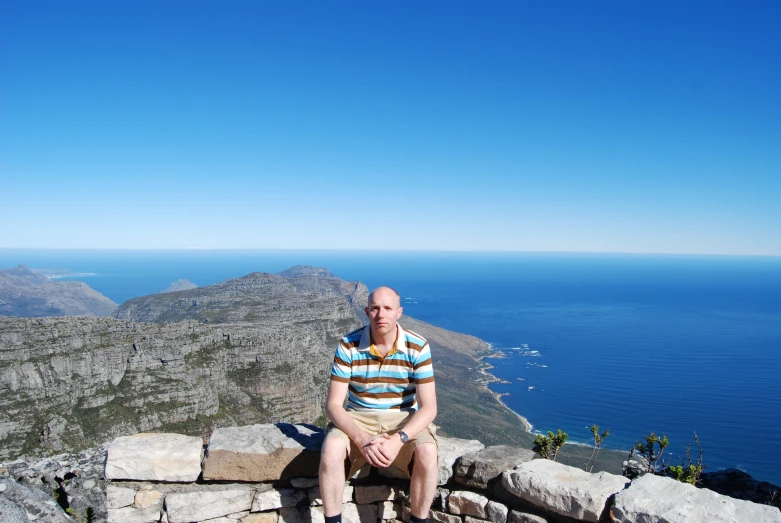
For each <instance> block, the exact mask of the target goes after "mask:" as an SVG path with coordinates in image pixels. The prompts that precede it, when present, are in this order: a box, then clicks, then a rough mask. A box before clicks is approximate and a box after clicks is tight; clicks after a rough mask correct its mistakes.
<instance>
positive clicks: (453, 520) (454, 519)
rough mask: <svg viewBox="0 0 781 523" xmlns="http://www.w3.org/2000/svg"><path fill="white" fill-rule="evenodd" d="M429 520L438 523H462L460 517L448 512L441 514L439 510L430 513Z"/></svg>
mask: <svg viewBox="0 0 781 523" xmlns="http://www.w3.org/2000/svg"><path fill="white" fill-rule="evenodd" d="M429 519H430V520H431V521H436V522H437V523H461V518H460V517H459V516H454V515H452V514H448V513H447V512H439V511H437V510H432V511H431V512H430V513H429Z"/></svg>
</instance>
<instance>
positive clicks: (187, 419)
mask: <svg viewBox="0 0 781 523" xmlns="http://www.w3.org/2000/svg"><path fill="white" fill-rule="evenodd" d="M368 292H369V291H368V289H367V288H366V286H365V285H364V284H362V283H360V282H347V281H344V280H341V279H339V278H337V277H335V276H333V275H332V274H330V273H328V271H326V270H325V269H315V268H306V267H294V268H293V269H290V270H288V271H284V272H282V273H280V274H276V275H275V274H267V273H253V274H249V275H247V276H245V277H242V278H237V279H234V280H228V281H225V282H222V283H219V284H216V285H212V286H209V287H199V288H197V289H192V290H186V291H178V292H174V293H165V294H157V295H152V296H144V297H141V298H135V299H133V300H130V301H128V302H126V303H124V304H123V305H122V306H121V307H120V308H119V309H117V311H116V312H115V318H84V317H80V318H40V319H15V318H8V317H0V459H7V458H13V457H15V456H18V455H20V454H24V453H31V452H38V451H41V450H45V449H51V450H60V449H63V450H67V449H81V448H86V447H88V446H92V445H95V444H98V443H100V442H102V441H106V440H108V439H111V438H112V437H115V436H118V435H126V434H133V433H136V432H141V431H151V430H155V431H172V432H181V433H188V434H195V435H200V434H208V433H210V432H211V431H212V430H213V429H214V428H217V427H224V426H235V425H247V424H252V423H276V422H291V421H295V422H308V423H312V422H317V423H321V424H322V423H323V422H324V418H323V403H324V400H325V394H326V390H327V385H328V378H329V373H330V367H331V361H332V358H333V353H334V349H335V347H336V343H337V341H338V339H339V337H341V336H342V335H344V334H345V333H347V332H349V331H351V330H353V329H355V328H357V327H359V326H360V325H362V324H363V323H364V321H365V320H366V318H365V315H364V314H363V307H364V306H365V304H366V301H367V299H368ZM401 323H402V325H404V326H405V327H406V328H409V329H412V330H414V331H416V332H418V333H420V334H421V335H423V336H425V337H426V338H427V339H428V340H429V342H430V344H431V347H432V355H433V358H434V367H435V372H436V377H437V393H438V400H439V416H438V417H437V424H438V425H440V426H441V428H442V431H443V432H444V433H446V434H449V435H452V436H457V437H464V438H475V439H480V440H481V441H483V442H486V443H489V444H490V443H492V442H504V443H512V444H518V445H523V446H528V445H529V444H530V441H531V440H532V439H533V437H532V436H531V434H529V433H528V432H525V428H524V425H523V423H522V422H521V420H519V419H518V418H517V417H516V416H515V415H514V414H513V413H512V412H510V411H508V410H507V409H506V408H504V407H503V406H502V405H501V404H500V403H499V402H498V401H497V400H496V398H495V397H494V396H493V394H492V393H491V392H490V391H488V390H487V389H486V388H485V386H484V385H485V379H486V377H485V376H484V375H483V374H481V373H480V372H478V370H479V368H480V367H481V363H480V362H479V361H478V360H477V359H476V358H475V356H476V355H478V354H479V353H481V352H484V351H486V350H488V349H489V346H488V345H487V344H486V343H485V342H482V341H481V340H479V339H477V338H475V337H473V336H467V335H463V334H457V333H454V332H450V331H446V330H444V329H440V328H437V327H433V326H431V325H427V324H425V323H423V322H420V321H417V320H414V319H412V318H409V317H403V318H402V320H401ZM466 420H468V422H467V421H466Z"/></svg>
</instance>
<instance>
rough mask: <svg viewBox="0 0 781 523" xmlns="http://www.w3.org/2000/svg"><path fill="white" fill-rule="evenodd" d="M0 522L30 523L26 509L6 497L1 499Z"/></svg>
mask: <svg viewBox="0 0 781 523" xmlns="http://www.w3.org/2000/svg"><path fill="white" fill-rule="evenodd" d="M0 521H2V522H3V523H28V521H29V520H28V519H27V514H25V512H24V509H23V508H22V507H21V506H19V505H17V504H16V503H14V502H13V501H11V500H10V499H8V498H6V497H0Z"/></svg>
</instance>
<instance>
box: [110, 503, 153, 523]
mask: <svg viewBox="0 0 781 523" xmlns="http://www.w3.org/2000/svg"><path fill="white" fill-rule="evenodd" d="M162 509H163V507H162V503H161V505H160V507H147V508H136V507H134V506H132V505H131V506H129V507H122V508H110V509H108V510H107V514H106V523H157V522H158V521H160V513H161V511H162Z"/></svg>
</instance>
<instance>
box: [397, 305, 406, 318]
mask: <svg viewBox="0 0 781 523" xmlns="http://www.w3.org/2000/svg"><path fill="white" fill-rule="evenodd" d="M402 312H404V307H399V315H398V316H396V319H397V320H398V319H399V318H401V313H402Z"/></svg>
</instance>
